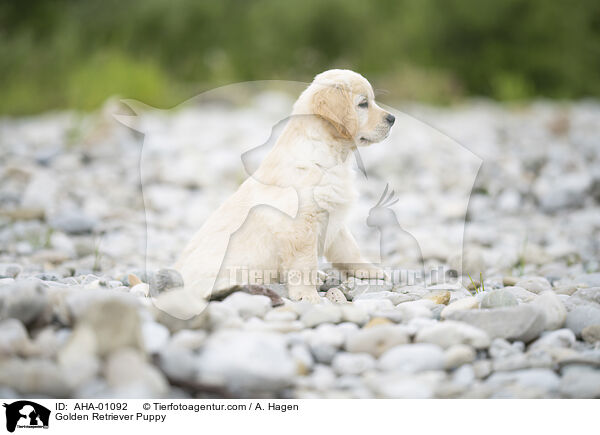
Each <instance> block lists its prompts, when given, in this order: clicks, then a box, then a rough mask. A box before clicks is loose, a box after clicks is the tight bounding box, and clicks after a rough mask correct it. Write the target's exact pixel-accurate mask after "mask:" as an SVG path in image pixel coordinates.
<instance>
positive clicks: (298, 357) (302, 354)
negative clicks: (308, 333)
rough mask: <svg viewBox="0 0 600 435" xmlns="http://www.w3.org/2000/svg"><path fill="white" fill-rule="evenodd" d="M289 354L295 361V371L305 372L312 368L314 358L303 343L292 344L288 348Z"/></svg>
mask: <svg viewBox="0 0 600 435" xmlns="http://www.w3.org/2000/svg"><path fill="white" fill-rule="evenodd" d="M290 355H291V356H292V358H293V359H294V361H295V362H296V366H297V371H298V373H299V374H305V373H306V372H308V371H309V370H310V369H312V367H313V366H314V364H315V360H314V358H313V356H312V355H311V353H310V350H309V349H308V347H307V346H306V345H305V344H300V343H298V344H294V345H293V346H292V347H291V348H290Z"/></svg>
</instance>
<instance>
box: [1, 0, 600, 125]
mask: <svg viewBox="0 0 600 435" xmlns="http://www.w3.org/2000/svg"><path fill="white" fill-rule="evenodd" d="M332 67H342V68H351V69H354V70H356V71H359V72H361V73H363V74H364V75H366V76H367V77H368V78H369V79H370V80H371V81H372V82H374V83H375V84H376V85H377V87H378V88H383V89H385V90H386V91H387V95H386V98H389V99H390V100H392V99H397V98H405V99H419V100H424V101H429V102H437V103H444V102H449V101H454V100H455V99H457V98H460V97H462V96H465V95H483V96H490V97H492V98H496V99H500V100H515V99H524V98H531V97H537V96H545V97H550V98H580V97H584V96H594V97H598V96H600V80H598V72H599V71H600V2H598V1H597V0H572V1H569V2H567V1H562V0H380V1H365V0H303V1H282V0H257V1H246V0H221V1H218V0H171V1H159V0H130V1H117V0H103V1H100V0H88V1H79V0H44V1H30V2H19V1H16V0H4V1H3V2H2V3H0V92H1V94H2V98H0V113H4V114H25V113H33V112H39V111H43V110H49V109H57V108H75V109H84V110H88V109H94V108H96V107H98V106H99V105H100V104H102V102H103V101H104V100H105V99H106V98H107V97H108V96H110V95H113V94H118V95H121V96H125V97H129V98H137V99H140V100H142V101H144V102H146V103H148V104H152V105H158V106H162V107H166V106H170V105H173V104H176V103H178V102H181V101H182V100H184V99H186V98H188V97H191V96H193V95H195V94H197V93H198V92H201V91H203V90H206V89H209V88H212V87H215V86H219V85H224V84H227V83H232V82H239V81H246V80H258V79H260V80H265V79H285V80H299V81H310V79H311V78H312V76H314V75H315V74H316V73H318V72H320V71H322V70H325V69H328V68H332ZM384 99H385V98H384Z"/></svg>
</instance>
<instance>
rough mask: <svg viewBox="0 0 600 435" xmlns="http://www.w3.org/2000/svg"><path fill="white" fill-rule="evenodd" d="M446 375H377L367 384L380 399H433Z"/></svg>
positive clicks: (431, 373)
mask: <svg viewBox="0 0 600 435" xmlns="http://www.w3.org/2000/svg"><path fill="white" fill-rule="evenodd" d="M444 376H445V375H444V373H441V372H429V373H419V374H407V373H402V372H389V373H383V374H380V373H377V374H375V375H373V376H369V377H367V379H366V383H367V384H368V385H369V387H370V388H371V389H373V390H374V391H375V393H376V394H377V395H378V396H379V397H384V398H390V399H431V398H433V397H434V394H435V390H436V388H437V386H438V385H439V384H440V382H441V381H442V380H443V378H444Z"/></svg>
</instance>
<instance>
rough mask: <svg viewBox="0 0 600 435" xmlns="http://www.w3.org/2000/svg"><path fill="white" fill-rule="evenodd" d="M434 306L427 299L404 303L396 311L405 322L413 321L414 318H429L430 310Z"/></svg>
mask: <svg viewBox="0 0 600 435" xmlns="http://www.w3.org/2000/svg"><path fill="white" fill-rule="evenodd" d="M434 306H435V304H434V303H433V302H432V301H430V300H427V299H421V300H418V301H412V302H404V303H402V304H400V305H398V306H397V307H396V310H397V311H398V312H400V313H401V314H402V318H403V319H404V320H406V321H408V320H410V319H414V318H416V317H425V318H431V317H432V316H433V314H432V313H431V308H433V307H434Z"/></svg>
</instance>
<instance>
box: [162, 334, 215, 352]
mask: <svg viewBox="0 0 600 435" xmlns="http://www.w3.org/2000/svg"><path fill="white" fill-rule="evenodd" d="M206 337H207V334H206V331H203V330H196V329H182V330H180V331H177V332H176V333H175V334H173V337H172V338H171V341H170V344H171V345H173V346H175V347H183V348H186V349H189V350H197V349H200V347H201V346H202V345H203V344H204V342H205V341H206Z"/></svg>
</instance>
